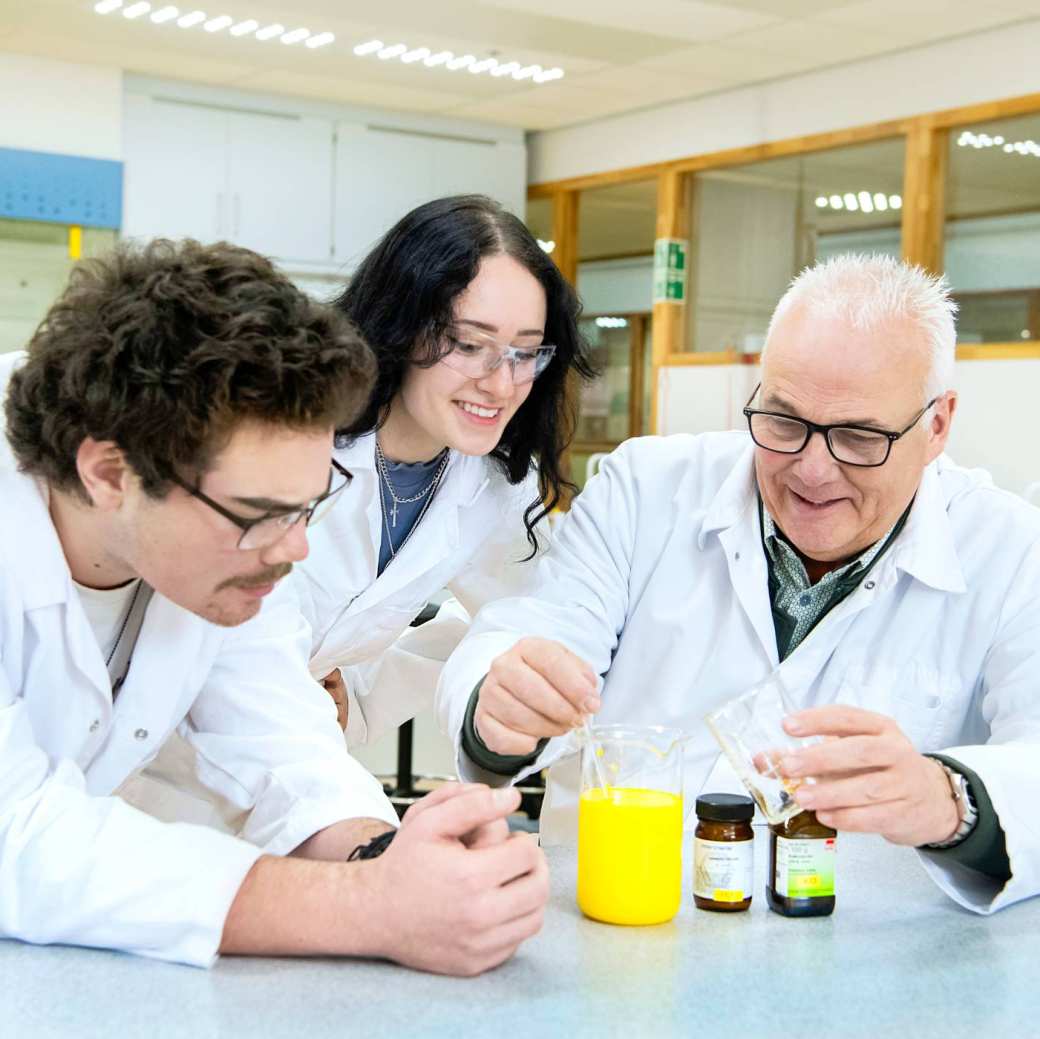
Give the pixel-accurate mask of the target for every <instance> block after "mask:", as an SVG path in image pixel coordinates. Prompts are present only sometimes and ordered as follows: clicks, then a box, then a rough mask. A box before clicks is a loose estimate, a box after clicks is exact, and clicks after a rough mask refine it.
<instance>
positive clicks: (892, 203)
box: [888, 195, 903, 209]
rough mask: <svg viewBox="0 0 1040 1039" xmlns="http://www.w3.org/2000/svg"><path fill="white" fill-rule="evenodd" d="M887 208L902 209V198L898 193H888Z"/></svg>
mask: <svg viewBox="0 0 1040 1039" xmlns="http://www.w3.org/2000/svg"><path fill="white" fill-rule="evenodd" d="M888 208H889V209H902V208H903V200H902V198H900V196H899V195H889V196H888Z"/></svg>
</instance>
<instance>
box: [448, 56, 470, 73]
mask: <svg viewBox="0 0 1040 1039" xmlns="http://www.w3.org/2000/svg"><path fill="white" fill-rule="evenodd" d="M476 60H477V59H476V58H475V57H474V56H473V55H472V54H463V55H462V57H461V58H452V59H451V60H450V61H449V62H448V63H447V64H446V65H445V66H444V67H445V68H448V69H451V71H452V72H455V71H456V70H457V69H464V68H467V67H468V66H470V65H472V64H473V62H475V61H476Z"/></svg>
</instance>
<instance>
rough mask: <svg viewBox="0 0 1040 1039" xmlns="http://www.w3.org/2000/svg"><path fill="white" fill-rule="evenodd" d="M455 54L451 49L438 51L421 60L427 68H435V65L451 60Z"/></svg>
mask: <svg viewBox="0 0 1040 1039" xmlns="http://www.w3.org/2000/svg"><path fill="white" fill-rule="evenodd" d="M454 57H455V55H454V54H452V53H451V51H438V52H437V53H436V54H431V55H430V56H429V57H428V58H425V59H424V60H423V64H424V65H425V66H426V67H427V68H428V69H432V68H435V67H436V66H437V65H443V64H444V63H445V62H446V61H451V59H452V58H454Z"/></svg>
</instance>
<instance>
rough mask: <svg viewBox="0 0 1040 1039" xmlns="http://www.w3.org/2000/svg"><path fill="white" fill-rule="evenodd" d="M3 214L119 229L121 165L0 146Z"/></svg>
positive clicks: (107, 160)
mask: <svg viewBox="0 0 1040 1039" xmlns="http://www.w3.org/2000/svg"><path fill="white" fill-rule="evenodd" d="M0 216H2V217H11V218H13V219H16V220H45V221H48V222H49V223H55V224H83V225H84V226H86V227H111V228H114V229H118V228H119V225H120V224H121V223H122V218H123V164H122V163H121V162H113V161H112V160H110V159H84V158H80V157H79V156H76V155H52V154H50V153H49V152H30V151H21V150H19V149H15V148H0Z"/></svg>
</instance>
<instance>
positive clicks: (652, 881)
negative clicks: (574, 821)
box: [578, 725, 685, 924]
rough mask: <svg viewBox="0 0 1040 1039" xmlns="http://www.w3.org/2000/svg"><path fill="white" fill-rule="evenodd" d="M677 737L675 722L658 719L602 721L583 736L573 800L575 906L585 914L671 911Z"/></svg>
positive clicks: (675, 895) (676, 884)
mask: <svg viewBox="0 0 1040 1039" xmlns="http://www.w3.org/2000/svg"><path fill="white" fill-rule="evenodd" d="M684 741H685V736H684V735H683V733H682V732H680V731H679V730H678V729H665V728H660V727H658V726H645V727H644V726H627V725H604V726H597V727H594V728H593V729H592V730H591V739H590V738H588V736H586V738H585V741H584V745H583V746H582V752H581V759H582V762H581V763H582V767H581V798H580V801H579V804H578V907H579V908H580V909H581V911H582V912H583V913H584V914H585V915H586V916H589V917H591V918H592V919H594V920H602V921H604V922H605V923H610V924H660V923H664V922H665V921H667V920H671V918H672V917H673V916H675V914H676V913H677V912H678V910H679V904H680V902H681V900H682V833H683V798H682V790H683V786H682V769H683V743H684ZM601 777H602V778H601ZM604 783H605V784H606V785H605V786H604V785H603V784H604Z"/></svg>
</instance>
